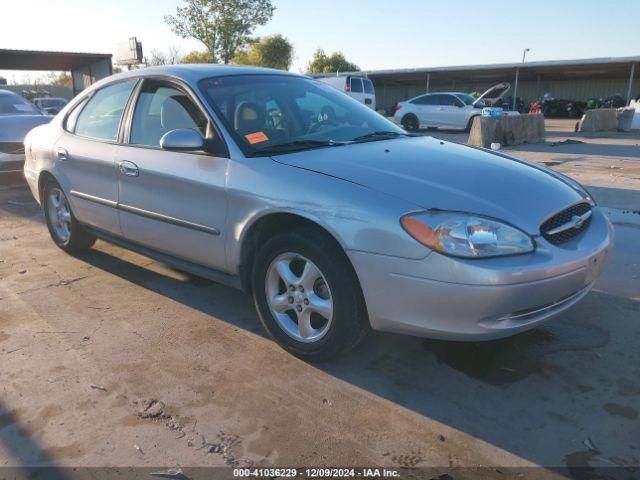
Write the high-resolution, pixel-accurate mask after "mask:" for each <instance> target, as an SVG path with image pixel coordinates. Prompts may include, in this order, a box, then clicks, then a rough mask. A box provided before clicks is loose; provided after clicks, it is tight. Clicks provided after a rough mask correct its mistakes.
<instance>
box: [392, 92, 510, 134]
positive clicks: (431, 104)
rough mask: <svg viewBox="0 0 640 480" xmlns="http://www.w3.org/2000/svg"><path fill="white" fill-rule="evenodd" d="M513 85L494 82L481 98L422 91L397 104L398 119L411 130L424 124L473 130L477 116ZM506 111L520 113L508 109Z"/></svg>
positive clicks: (396, 114)
mask: <svg viewBox="0 0 640 480" xmlns="http://www.w3.org/2000/svg"><path fill="white" fill-rule="evenodd" d="M510 88H511V85H510V84H509V83H506V82H503V83H499V84H497V85H494V86H493V87H491V88H490V89H489V90H487V91H486V92H484V93H483V94H482V95H480V96H479V97H478V98H476V97H474V96H473V95H470V94H468V93H463V92H434V93H427V94H424V95H419V96H417V97H414V98H412V99H410V100H407V101H406V102H399V103H398V104H397V105H396V106H395V114H394V118H393V120H394V122H395V123H397V124H398V125H402V127H403V128H404V129H405V130H407V131H416V130H419V129H421V128H444V129H456V130H467V131H468V130H470V129H471V124H472V122H473V119H474V118H475V117H477V116H478V115H481V114H482V109H483V108H484V107H489V106H493V105H495V104H496V103H497V102H498V101H499V100H500V99H501V98H502V97H504V95H505V94H506V93H507V92H508V91H509V89H510ZM505 113H506V114H517V112H508V111H505Z"/></svg>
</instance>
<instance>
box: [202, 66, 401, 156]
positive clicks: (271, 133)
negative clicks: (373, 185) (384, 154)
mask: <svg viewBox="0 0 640 480" xmlns="http://www.w3.org/2000/svg"><path fill="white" fill-rule="evenodd" d="M199 85H200V89H201V90H202V92H203V93H204V95H205V97H206V98H207V100H208V102H209V103H210V104H211V106H212V107H213V109H214V110H215V111H216V113H217V114H218V115H219V117H220V119H221V120H222V122H223V123H224V124H225V126H226V128H227V130H228V131H229V132H230V133H231V134H232V135H233V136H234V138H235V140H236V142H237V144H238V145H239V146H240V148H241V149H242V150H243V151H244V153H245V154H249V155H260V154H261V152H263V153H264V154H265V155H270V154H273V153H274V151H277V150H278V147H280V149H282V150H283V151H292V150H303V149H307V148H318V147H322V146H333V145H340V144H342V143H343V142H352V141H375V140H377V139H386V138H390V137H393V136H398V135H403V134H405V132H404V130H402V129H400V128H399V127H397V126H396V125H394V124H393V123H391V122H389V121H388V120H387V119H385V118H384V117H382V116H381V115H380V114H378V113H376V112H374V111H373V110H371V109H370V108H368V107H366V106H364V105H363V104H361V103H360V102H358V101H356V100H354V99H352V98H351V97H349V96H348V95H345V94H343V93H341V92H339V91H338V90H336V89H335V88H332V87H330V86H328V85H325V84H323V83H320V82H318V81H315V80H311V79H308V78H304V77H295V76H285V75H236V76H228V77H216V78H210V79H206V80H202V81H201V82H200V84H199ZM284 147H287V148H286V149H285V148H284Z"/></svg>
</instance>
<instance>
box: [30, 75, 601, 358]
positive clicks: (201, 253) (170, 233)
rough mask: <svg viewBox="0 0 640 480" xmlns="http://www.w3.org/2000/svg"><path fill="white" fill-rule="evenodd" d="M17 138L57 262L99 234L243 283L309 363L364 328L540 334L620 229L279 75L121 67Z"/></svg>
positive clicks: (481, 160)
mask: <svg viewBox="0 0 640 480" xmlns="http://www.w3.org/2000/svg"><path fill="white" fill-rule="evenodd" d="M26 143H27V145H28V146H29V148H28V150H27V161H26V163H25V176H26V178H27V181H28V183H29V186H30V188H31V191H32V193H33V195H34V197H35V198H36V199H37V200H38V201H39V202H40V203H41V205H42V207H43V210H44V214H45V218H46V223H47V226H48V229H49V232H50V235H51V237H52V239H53V241H54V242H55V243H56V244H57V245H58V246H59V247H60V248H62V249H63V250H65V251H68V252H76V251H80V250H83V249H87V248H90V247H91V245H92V244H93V243H94V241H95V240H96V238H102V239H105V240H107V241H110V242H113V243H116V244H118V245H121V246H123V247H126V248H129V249H131V250H135V251H137V252H140V253H142V254H144V255H147V256H150V257H153V258H156V259H159V260H161V261H163V262H166V263H169V264H171V265H173V266H175V267H177V268H179V269H182V270H185V271H187V272H191V273H193V274H196V275H200V276H202V277H206V278H210V279H213V280H216V281H219V282H222V283H225V284H228V285H232V286H235V287H239V288H243V289H244V290H245V291H247V292H249V293H250V294H251V296H252V298H253V301H254V304H255V307H256V310H257V312H258V315H259V317H260V319H261V321H262V323H263V325H264V326H265V328H266V329H267V331H268V332H269V333H270V334H271V335H272V336H273V337H274V338H275V339H276V340H277V341H278V343H280V344H281V345H282V346H283V347H284V348H286V349H287V350H289V351H291V352H293V353H295V354H297V355H300V356H304V357H307V358H321V357H330V356H332V355H335V354H337V353H339V352H342V351H344V350H346V349H348V348H350V347H352V346H353V345H354V344H356V343H357V342H358V341H359V340H360V339H361V338H362V337H363V335H364V334H365V333H366V332H367V331H368V329H369V328H371V327H372V328H374V329H376V330H382V331H390V332H399V333H406V334H413V335H422V336H427V337H434V338H442V339H455V340H485V339H493V338H499V337H504V336H507V335H513V334H515V333H517V332H521V331H524V330H527V329H530V328H533V327H535V326H537V325H540V324H542V323H544V322H546V321H548V320H549V319H551V318H553V317H554V316H556V315H558V314H560V313H561V312H563V311H565V310H566V309H567V308H569V307H570V306H572V305H573V304H575V303H576V302H578V301H579V300H580V299H581V298H583V297H584V296H585V295H586V294H587V293H588V292H589V290H590V289H591V288H592V286H593V284H594V282H595V279H596V278H597V277H598V275H599V274H600V272H601V270H602V267H603V265H604V264H605V263H606V262H605V260H606V258H607V255H608V254H609V251H610V250H611V244H612V237H613V230H612V226H611V223H610V222H609V221H608V220H607V218H606V216H605V215H604V214H603V212H602V211H601V210H600V209H599V208H598V207H597V206H596V205H595V203H594V202H593V199H592V198H591V197H590V196H589V194H588V192H587V191H585V190H584V188H582V187H581V186H580V185H579V184H578V183H577V182H575V181H573V180H571V179H569V178H568V177H565V176H563V175H560V174H558V173H556V172H553V171H552V170H549V169H546V168H544V167H541V166H539V165H537V164H530V163H527V162H524V161H521V160H517V159H514V158H510V157H507V156H505V155H497V154H494V153H492V152H490V151H483V150H480V149H474V148H469V147H465V146H462V145H458V144H455V143H449V142H443V141H440V140H436V139H434V138H431V137H424V136H417V135H411V134H408V133H406V132H405V131H404V130H402V129H401V128H399V127H398V126H396V125H394V124H393V123H391V122H389V121H388V120H387V119H385V118H384V117H382V116H381V115H379V114H377V113H376V112H374V111H373V110H371V109H369V108H367V107H365V106H364V105H363V104H361V103H360V102H357V101H355V100H354V99H352V98H350V97H348V96H346V95H344V94H342V93H340V92H338V91H336V90H335V89H333V88H331V87H329V86H328V85H325V84H323V83H321V82H317V81H314V80H312V79H309V78H307V77H304V76H300V75H295V74H292V73H289V72H282V71H277V70H269V69H259V68H248V67H231V66H211V65H200V66H194V65H180V66H166V67H155V68H145V69H141V70H135V71H130V72H125V73H122V74H118V75H115V76H112V77H109V78H107V79H105V80H102V81H100V82H98V83H96V84H94V85H92V86H91V87H89V88H88V89H87V90H85V91H84V92H82V94H80V95H79V96H78V97H77V98H76V99H74V100H73V101H72V102H71V103H70V104H69V105H68V106H67V107H65V108H64V109H63V110H62V112H60V114H58V115H57V116H56V117H54V119H53V120H52V122H51V123H50V124H48V125H43V126H40V127H37V128H36V129H34V130H33V131H31V132H30V133H29V135H28V136H27V139H26Z"/></svg>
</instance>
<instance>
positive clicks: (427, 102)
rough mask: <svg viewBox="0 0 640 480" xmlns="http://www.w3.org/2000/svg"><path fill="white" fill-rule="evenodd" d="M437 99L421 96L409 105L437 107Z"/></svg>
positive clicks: (435, 97) (435, 96) (431, 96)
mask: <svg viewBox="0 0 640 480" xmlns="http://www.w3.org/2000/svg"><path fill="white" fill-rule="evenodd" d="M437 97H438V96H437V95H423V96H422V97H418V98H416V99H415V100H413V101H412V102H411V103H415V104H416V105H437V104H438V102H437V100H438V99H437Z"/></svg>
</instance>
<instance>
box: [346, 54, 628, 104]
mask: <svg viewBox="0 0 640 480" xmlns="http://www.w3.org/2000/svg"><path fill="white" fill-rule="evenodd" d="M639 62H640V56H638V57H612V58H590V59H583V60H554V61H545V62H526V63H502V64H494V65H464V66H454V67H436V68H407V69H396V70H370V71H365V72H360V73H361V74H362V73H364V74H366V75H367V76H368V77H369V78H370V79H371V80H372V81H373V83H374V85H375V87H376V97H377V98H376V100H377V104H378V106H379V108H385V109H387V108H389V107H390V106H391V105H393V104H395V103H396V102H398V101H402V100H407V99H409V98H411V97H414V96H416V95H419V94H421V93H425V92H438V91H440V92H442V91H460V92H483V91H485V90H486V89H488V88H489V87H490V86H491V85H494V84H496V83H499V82H505V81H506V82H510V83H511V84H512V91H511V92H510V93H511V94H512V93H513V86H514V83H515V79H516V74H517V75H518V97H521V98H522V99H523V100H524V101H525V104H527V105H528V104H529V103H530V102H531V101H533V100H535V99H538V98H540V97H541V96H542V95H544V94H545V93H547V92H548V93H550V94H551V95H552V96H553V97H555V98H563V99H568V100H582V101H584V100H588V99H589V98H599V97H603V98H606V97H609V96H611V95H616V94H618V95H621V96H622V97H623V98H626V99H627V101H629V100H630V99H631V98H636V97H638V96H639V95H640V82H638V81H635V80H634V77H637V75H638V73H639V72H638V71H637V70H638V67H637V65H636V64H637V63H639ZM345 74H346V72H345ZM508 95H509V94H508Z"/></svg>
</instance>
